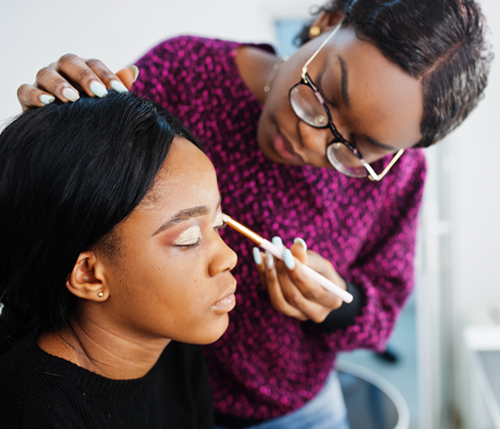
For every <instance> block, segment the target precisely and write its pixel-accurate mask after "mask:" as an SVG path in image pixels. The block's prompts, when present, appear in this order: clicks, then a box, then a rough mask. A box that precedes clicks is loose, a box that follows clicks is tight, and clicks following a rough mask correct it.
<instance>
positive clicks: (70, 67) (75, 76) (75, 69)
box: [56, 54, 118, 98]
mask: <svg viewBox="0 0 500 429" xmlns="http://www.w3.org/2000/svg"><path fill="white" fill-rule="evenodd" d="M97 61H98V60H89V62H90V64H91V65H93V66H94V67H96V68H98V67H97V66H96V62H97ZM56 69H57V71H58V72H59V73H60V74H62V75H64V77H66V78H67V79H68V80H69V81H71V82H72V83H75V84H77V85H79V86H80V87H81V88H82V89H83V90H84V91H85V92H86V93H87V95H88V96H90V97H95V96H97V97H99V98H103V97H106V95H108V91H107V89H106V85H105V84H104V83H103V82H102V80H101V79H100V78H99V76H98V75H97V74H96V73H95V72H94V70H92V69H91V68H90V67H89V66H88V65H87V64H86V63H85V61H83V60H82V59H81V58H80V57H78V56H76V55H73V54H67V55H64V56H62V57H61V58H59V60H58V61H57V67H56ZM100 72H101V73H103V71H102V70H100ZM110 73H111V72H110ZM115 78H116V77H115ZM116 79H117V80H118V78H116Z"/></svg>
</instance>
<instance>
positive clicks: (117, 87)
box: [111, 80, 128, 93]
mask: <svg viewBox="0 0 500 429" xmlns="http://www.w3.org/2000/svg"><path fill="white" fill-rule="evenodd" d="M111 88H113V89H114V90H115V91H116V92H121V93H124V92H128V89H127V87H126V86H125V85H124V84H123V83H121V82H118V81H117V80H114V81H113V82H111Z"/></svg>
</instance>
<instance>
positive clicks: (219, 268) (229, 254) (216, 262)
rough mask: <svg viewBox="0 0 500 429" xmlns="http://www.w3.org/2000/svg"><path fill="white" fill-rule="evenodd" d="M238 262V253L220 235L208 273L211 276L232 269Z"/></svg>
mask: <svg viewBox="0 0 500 429" xmlns="http://www.w3.org/2000/svg"><path fill="white" fill-rule="evenodd" d="M236 262H238V256H237V255H236V253H235V252H234V251H233V249H231V248H230V247H229V246H228V245H227V244H226V243H224V241H223V240H222V238H220V237H219V241H218V242H217V249H216V251H215V254H214V256H213V257H212V260H211V261H210V264H209V265H208V274H209V275H210V277H215V276H216V275H217V274H220V273H222V272H224V271H231V270H232V269H233V268H234V267H235V266H236Z"/></svg>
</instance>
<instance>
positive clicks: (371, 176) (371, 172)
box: [363, 149, 405, 182]
mask: <svg viewBox="0 0 500 429" xmlns="http://www.w3.org/2000/svg"><path fill="white" fill-rule="evenodd" d="M404 151H405V150H404V149H399V151H398V152H397V153H396V155H394V156H393V157H392V159H391V162H389V164H388V165H387V167H385V168H384V171H382V173H380V174H377V173H375V171H374V170H373V168H372V167H371V166H370V164H368V163H367V162H366V161H365V162H364V163H363V165H364V166H365V168H366V169H367V170H368V173H369V175H368V178H369V179H370V180H373V181H374V182H378V181H379V180H382V179H383V178H384V176H385V175H386V174H387V173H388V172H389V170H390V169H391V167H392V166H393V165H394V164H396V162H397V160H398V159H399V158H401V155H403V153H404ZM363 161H364V160H363Z"/></svg>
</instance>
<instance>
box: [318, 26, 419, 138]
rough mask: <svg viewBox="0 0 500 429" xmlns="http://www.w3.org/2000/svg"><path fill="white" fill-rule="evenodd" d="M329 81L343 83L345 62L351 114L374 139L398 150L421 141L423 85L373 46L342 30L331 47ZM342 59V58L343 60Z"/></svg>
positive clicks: (353, 32)
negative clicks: (367, 128)
mask: <svg viewBox="0 0 500 429" xmlns="http://www.w3.org/2000/svg"><path fill="white" fill-rule="evenodd" d="M328 56H329V58H328V63H327V67H326V71H325V78H326V79H325V81H326V82H330V85H332V82H335V81H339V79H338V78H337V79H334V75H335V74H337V76H338V74H339V73H341V64H340V62H341V60H340V58H341V59H343V60H344V62H345V64H346V69H347V74H348V82H347V84H348V92H349V99H350V101H351V105H352V109H351V114H352V118H353V120H357V121H358V122H359V124H360V125H361V126H369V129H370V130H369V131H370V134H373V135H372V136H371V137H373V138H376V139H377V135H378V136H379V138H380V139H382V140H381V141H384V142H385V143H387V144H391V145H393V146H396V147H405V148H406V147H411V146H413V145H414V144H415V143H417V142H418V141H419V140H420V139H421V133H420V123H421V121H422V117H423V91H422V84H421V82H420V81H419V80H418V79H416V78H414V77H412V76H410V75H409V74H408V73H406V72H405V71H404V70H403V69H401V68H400V67H399V66H398V65H396V64H395V63H393V62H392V61H390V60H389V59H387V58H386V57H385V56H384V55H383V54H382V52H381V51H380V50H379V49H378V48H377V47H376V46H374V45H373V44H372V43H370V42H368V41H365V40H361V39H359V38H358V37H357V35H356V32H355V31H354V29H353V28H351V27H347V28H345V29H342V30H341V31H339V32H338V33H337V35H336V36H335V37H334V40H333V43H332V44H331V45H329V46H328ZM339 57H340V58H339Z"/></svg>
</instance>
